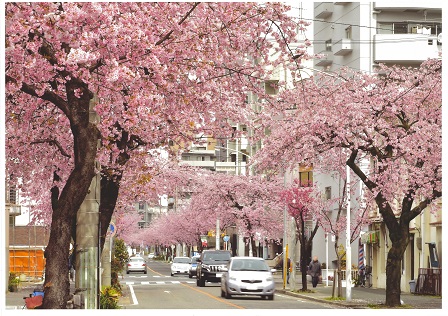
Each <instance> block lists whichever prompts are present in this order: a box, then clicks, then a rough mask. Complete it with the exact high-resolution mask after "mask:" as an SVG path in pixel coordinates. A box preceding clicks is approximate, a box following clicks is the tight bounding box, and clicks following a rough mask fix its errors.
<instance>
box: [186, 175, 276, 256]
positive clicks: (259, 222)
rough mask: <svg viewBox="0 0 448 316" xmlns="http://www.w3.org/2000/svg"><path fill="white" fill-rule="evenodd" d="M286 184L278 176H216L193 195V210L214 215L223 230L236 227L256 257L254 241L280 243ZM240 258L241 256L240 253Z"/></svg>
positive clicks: (205, 182)
mask: <svg viewBox="0 0 448 316" xmlns="http://www.w3.org/2000/svg"><path fill="white" fill-rule="evenodd" d="M281 189H283V182H282V180H281V179H279V178H278V177H274V176H271V177H261V176H259V175H258V176H257V175H256V176H244V175H238V176H235V175H231V174H221V173H217V174H214V175H212V176H211V177H210V179H207V180H206V181H203V184H202V190H198V191H196V192H194V194H193V195H192V201H191V205H190V207H191V208H196V209H201V210H203V213H204V214H208V213H209V212H211V213H212V214H213V212H214V214H215V216H216V217H215V220H216V219H219V220H220V223H221V226H222V229H225V228H226V227H230V226H233V225H236V227H237V229H238V233H239V234H240V235H241V236H243V237H246V238H247V240H248V243H249V251H251V250H252V252H253V255H255V256H256V248H255V241H256V240H258V241H259V242H261V243H264V241H265V239H268V240H269V239H274V240H279V239H280V237H281V235H282V232H283V222H282V214H283V208H284V203H283V202H282V201H281V199H280V190H281ZM240 255H241V254H240Z"/></svg>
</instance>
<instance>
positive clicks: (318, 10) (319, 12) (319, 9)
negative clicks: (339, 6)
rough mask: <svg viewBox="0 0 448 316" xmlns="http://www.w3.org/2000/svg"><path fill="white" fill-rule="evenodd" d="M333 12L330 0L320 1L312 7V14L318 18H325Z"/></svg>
mask: <svg viewBox="0 0 448 316" xmlns="http://www.w3.org/2000/svg"><path fill="white" fill-rule="evenodd" d="M332 14H333V3H332V2H321V3H319V4H318V5H317V6H316V7H314V16H315V17H316V18H318V19H327V18H329V17H330V16H331V15H332Z"/></svg>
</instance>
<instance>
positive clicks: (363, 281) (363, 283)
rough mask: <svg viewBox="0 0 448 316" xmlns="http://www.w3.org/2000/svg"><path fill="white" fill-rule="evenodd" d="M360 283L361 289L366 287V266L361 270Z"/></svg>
mask: <svg viewBox="0 0 448 316" xmlns="http://www.w3.org/2000/svg"><path fill="white" fill-rule="evenodd" d="M359 281H360V285H361V287H365V286H366V269H365V268H364V266H362V267H361V268H360V269H359Z"/></svg>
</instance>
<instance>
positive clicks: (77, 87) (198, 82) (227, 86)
mask: <svg viewBox="0 0 448 316" xmlns="http://www.w3.org/2000/svg"><path fill="white" fill-rule="evenodd" d="M288 9H289V8H288V7H287V6H284V5H282V4H279V3H266V4H258V3H242V2H241V3H197V2H196V3H190V2H187V3H165V2H155V3H146V2H145V3H137V2H124V3H119V2H117V3H115V2H114V3H102V2H93V3H88V2H82V3H76V2H64V3H61V2H57V3H34V2H31V3H28V2H23V3H22V2H20V3H11V2H10V3H7V4H6V10H5V26H6V30H5V34H6V38H5V44H6V49H5V55H6V57H5V75H6V103H5V104H6V106H5V109H6V158H7V159H6V163H7V168H8V171H9V172H10V173H12V174H13V175H14V176H15V178H20V179H22V181H23V185H21V189H22V191H24V192H26V194H27V195H29V196H30V197H31V198H32V200H34V201H36V205H38V207H35V208H34V209H33V212H35V213H36V216H37V217H39V218H45V219H50V218H51V233H50V240H49V243H48V246H47V248H46V251H45V256H46V258H47V261H46V262H47V266H46V279H45V298H44V303H43V306H44V308H65V306H66V302H67V300H68V297H69V282H68V277H67V278H64V277H61V276H64V275H67V276H68V270H67V269H68V268H67V264H66V260H67V258H68V251H69V244H70V239H71V238H75V236H76V234H75V223H76V213H77V211H78V209H79V207H80V205H81V203H82V201H83V200H84V197H85V196H86V194H87V192H88V189H89V185H90V183H91V180H92V178H93V177H94V175H95V174H96V173H98V172H100V173H101V177H102V181H101V187H102V188H101V194H102V197H101V205H100V211H101V215H102V216H101V222H102V225H101V227H103V231H102V232H101V235H103V236H104V235H105V229H107V227H108V223H109V221H110V219H111V217H112V214H113V210H114V208H115V206H116V203H117V198H118V195H119V191H120V190H122V189H123V187H122V186H121V185H120V182H121V181H122V179H123V178H124V177H127V176H132V174H133V173H139V172H140V171H141V170H140V168H138V167H137V168H136V166H139V165H140V164H139V163H138V162H139V161H140V162H147V160H148V159H149V160H150V159H151V158H152V154H151V151H150V150H151V149H154V148H159V147H168V145H171V144H178V145H179V146H182V144H186V143H188V141H190V140H191V135H197V134H198V133H204V134H207V135H211V134H219V135H224V136H232V132H233V130H232V128H231V125H230V124H229V123H228V122H230V121H232V120H233V121H238V122H244V121H245V120H246V119H248V117H249V111H247V108H246V104H245V102H244V101H245V98H246V93H247V92H248V91H255V92H256V93H258V94H260V95H261V94H262V92H261V91H260V90H259V89H260V87H261V85H260V82H261V81H262V80H263V78H265V76H266V75H268V74H269V71H267V69H271V70H273V69H275V67H276V66H277V64H280V63H282V62H285V61H291V60H293V59H292V58H293V57H295V56H301V54H297V52H296V51H294V50H292V49H291V48H290V45H289V44H290V43H291V42H293V41H294V40H295V35H296V33H295V32H296V24H295V23H293V21H292V19H291V18H290V17H288V16H287V15H286V12H287V11H288ZM272 52H274V53H275V52H283V53H282V54H280V55H279V56H280V58H278V59H277V60H276V61H275V62H271V61H270V60H269V56H271V55H270V53H272ZM296 54H297V55H296ZM294 60H295V61H296V62H298V61H299V60H300V58H299V59H294ZM254 61H256V62H254ZM218 131H219V133H218ZM233 136H234V135H233ZM95 161H97V162H98V163H99V166H100V168H99V170H97V169H96V167H95ZM128 164H129V165H132V168H129V167H128ZM97 166H98V164H97ZM103 242H104V241H102V243H103Z"/></svg>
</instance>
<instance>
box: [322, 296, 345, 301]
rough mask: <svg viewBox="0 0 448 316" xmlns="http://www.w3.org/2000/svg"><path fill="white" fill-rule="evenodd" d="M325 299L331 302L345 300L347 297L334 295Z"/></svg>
mask: <svg viewBox="0 0 448 316" xmlns="http://www.w3.org/2000/svg"><path fill="white" fill-rule="evenodd" d="M325 300H326V301H331V302H339V301H345V298H344V297H336V296H333V297H326V298H325Z"/></svg>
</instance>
